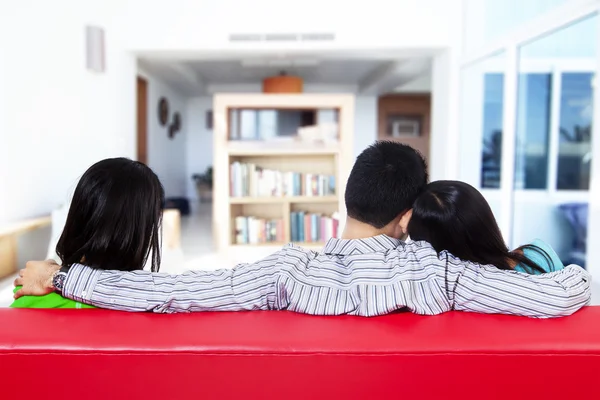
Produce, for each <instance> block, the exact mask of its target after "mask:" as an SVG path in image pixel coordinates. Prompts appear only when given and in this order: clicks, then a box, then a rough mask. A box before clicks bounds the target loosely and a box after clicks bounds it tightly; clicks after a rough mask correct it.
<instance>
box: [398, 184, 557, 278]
mask: <svg viewBox="0 0 600 400" xmlns="http://www.w3.org/2000/svg"><path fill="white" fill-rule="evenodd" d="M408 234H409V235H410V238H411V239H412V240H416V241H418V240H424V241H426V242H429V243H430V244H431V245H432V246H433V248H434V249H435V250H436V251H437V252H438V253H439V252H441V251H443V250H447V251H448V252H449V253H450V254H452V255H454V256H456V257H458V258H460V259H462V260H466V261H473V262H476V263H479V264H484V265H488V264H491V265H494V266H496V267H498V268H500V269H514V267H515V266H516V264H518V263H521V264H522V265H524V266H525V269H526V270H528V272H530V273H533V272H541V273H544V272H546V271H545V270H544V269H543V268H542V267H540V266H539V265H538V264H536V263H535V262H533V261H532V260H530V259H529V258H528V257H526V256H525V255H524V254H523V250H524V249H526V248H528V249H532V250H534V251H538V252H539V253H540V254H542V255H543V256H544V257H545V258H546V259H548V260H549V262H550V257H549V256H548V254H547V253H546V252H545V251H544V250H542V249H540V248H538V247H537V246H533V245H526V246H522V247H519V248H518V249H516V250H514V251H509V249H508V248H507V246H506V243H505V242H504V239H503V238H502V233H501V232H500V228H498V224H497V223H496V219H495V218H494V214H493V213H492V210H491V208H490V206H489V204H488V202H487V201H486V200H485V198H484V197H483V196H482V195H481V193H479V191H478V190H477V189H475V188H474V187H473V186H471V185H469V184H467V183H464V182H459V181H436V182H432V183H430V184H429V185H427V187H426V188H425V190H424V192H423V193H422V194H421V195H420V196H419V197H418V198H417V200H416V201H415V203H414V205H413V213H412V217H411V219H410V222H409V224H408Z"/></svg>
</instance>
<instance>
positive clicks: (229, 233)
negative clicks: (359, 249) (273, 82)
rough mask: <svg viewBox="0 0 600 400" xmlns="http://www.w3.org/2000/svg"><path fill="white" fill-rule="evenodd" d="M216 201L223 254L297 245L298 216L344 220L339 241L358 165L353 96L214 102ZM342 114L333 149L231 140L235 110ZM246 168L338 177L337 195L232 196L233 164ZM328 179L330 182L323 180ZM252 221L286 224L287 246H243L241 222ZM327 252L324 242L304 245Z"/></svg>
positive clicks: (225, 97)
mask: <svg viewBox="0 0 600 400" xmlns="http://www.w3.org/2000/svg"><path fill="white" fill-rule="evenodd" d="M213 107H214V108H213V115H214V172H213V173H214V179H213V182H214V200H213V235H214V239H215V244H216V247H217V250H219V251H221V252H225V251H231V250H235V249H239V250H241V251H246V250H248V249H250V248H256V247H273V248H278V247H281V246H282V245H285V244H286V243H288V242H291V241H292V240H291V239H292V237H291V231H290V229H291V222H290V216H291V214H292V213H293V212H295V211H304V212H307V213H318V214H323V215H328V216H329V215H331V214H333V213H337V216H338V218H339V226H338V236H339V234H341V231H342V230H343V223H344V221H345V216H346V209H345V206H344V191H345V186H346V180H347V178H348V174H349V172H350V169H351V168H352V164H353V161H354V157H353V134H354V96H353V95H351V94H282V95H280V94H217V95H215V96H214V105H213ZM240 109H246V110H247V109H250V110H275V109H276V110H286V109H287V110H337V112H338V114H337V123H338V126H339V136H338V140H337V141H336V142H332V143H329V144H324V143H323V144H317V143H305V142H301V141H293V142H292V141H290V140H288V141H285V142H280V141H277V140H274V141H269V140H265V141H262V140H230V139H229V138H230V132H231V127H230V126H229V125H230V122H229V121H230V120H231V118H230V112H231V110H240ZM236 162H237V163H242V164H246V165H254V166H259V167H260V168H264V169H270V170H274V171H280V172H281V173H288V174H290V173H302V174H320V175H324V176H333V179H334V180H335V193H334V194H329V193H328V194H327V195H309V196H258V195H252V196H250V195H245V196H244V195H237V196H232V191H234V189H233V188H232V183H231V182H232V172H231V171H232V164H234V163H236ZM323 179H325V178H323ZM240 216H252V217H257V218H264V219H278V220H281V223H282V224H283V226H282V229H283V230H282V232H283V235H282V237H281V240H273V241H271V242H268V243H258V244H238V243H237V242H236V235H237V233H238V232H236V217H240ZM299 244H301V245H303V246H306V247H309V248H315V249H316V248H321V247H322V246H323V244H324V240H323V241H319V242H314V241H313V242H310V243H300V242H299Z"/></svg>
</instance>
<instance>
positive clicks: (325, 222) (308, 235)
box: [290, 211, 339, 243]
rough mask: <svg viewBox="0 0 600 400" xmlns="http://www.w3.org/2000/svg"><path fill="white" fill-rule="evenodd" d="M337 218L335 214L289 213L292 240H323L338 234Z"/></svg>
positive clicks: (309, 241)
mask: <svg viewBox="0 0 600 400" xmlns="http://www.w3.org/2000/svg"><path fill="white" fill-rule="evenodd" d="M338 227H339V219H338V217H337V216H336V215H333V216H325V215H321V214H314V213H307V212H304V211H297V212H291V213H290V234H291V239H292V242H307V243H312V242H325V241H327V240H328V239H330V238H332V237H337V236H338Z"/></svg>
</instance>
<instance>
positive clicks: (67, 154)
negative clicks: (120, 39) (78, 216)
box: [0, 0, 135, 223]
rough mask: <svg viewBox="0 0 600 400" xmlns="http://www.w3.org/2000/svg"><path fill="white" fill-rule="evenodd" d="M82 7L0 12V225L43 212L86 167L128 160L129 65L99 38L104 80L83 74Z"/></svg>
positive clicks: (25, 5)
mask: <svg viewBox="0 0 600 400" xmlns="http://www.w3.org/2000/svg"><path fill="white" fill-rule="evenodd" d="M82 3H83V2H81V3H80V2H76V1H66V0H57V1H53V2H45V1H27V0H25V1H19V2H10V3H8V2H2V4H1V5H0V88H1V89H0V105H1V106H0V178H1V179H0V223H4V222H7V221H13V220H18V219H21V218H25V217H31V216H34V215H39V214H46V213H48V212H49V211H50V210H51V209H53V208H55V207H56V206H58V205H60V204H61V203H63V202H64V201H65V199H66V197H67V195H68V193H69V190H70V189H72V188H73V186H74V185H75V184H76V182H77V180H78V177H79V176H80V175H81V174H82V173H83V172H84V171H85V169H87V168H88V167H89V166H90V165H91V164H93V163H95V162H96V161H99V160H100V159H103V158H107V157H113V156H126V157H132V156H134V154H135V153H134V149H135V136H134V126H135V125H134V123H135V119H134V115H133V113H134V112H135V108H134V103H133V102H128V101H123V99H129V98H131V99H133V98H134V95H135V92H134V90H135V86H134V84H133V82H134V79H135V73H134V71H135V64H134V60H133V58H132V57H128V56H127V55H125V54H118V49H117V48H116V47H113V46H110V43H111V41H112V38H111V37H110V36H107V43H108V45H109V46H110V47H109V49H108V50H107V70H106V73H104V74H94V73H90V72H88V71H86V70H85V68H84V66H85V57H84V56H85V54H84V49H85V47H84V43H85V42H84V23H85V21H86V20H87V18H86V13H87V11H88V10H87V9H84V4H82ZM9 4H10V5H9ZM88 6H89V5H88ZM32 10H35V12H32ZM59 16H60V17H59ZM129 114H131V117H129Z"/></svg>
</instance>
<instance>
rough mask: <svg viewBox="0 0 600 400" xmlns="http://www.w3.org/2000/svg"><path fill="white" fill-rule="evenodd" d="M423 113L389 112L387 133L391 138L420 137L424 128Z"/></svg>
mask: <svg viewBox="0 0 600 400" xmlns="http://www.w3.org/2000/svg"><path fill="white" fill-rule="evenodd" d="M422 119H423V118H422V116H421V115H406V114H389V115H388V116H387V122H386V135H387V136H388V137H391V138H401V137H419V136H421V128H422Z"/></svg>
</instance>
